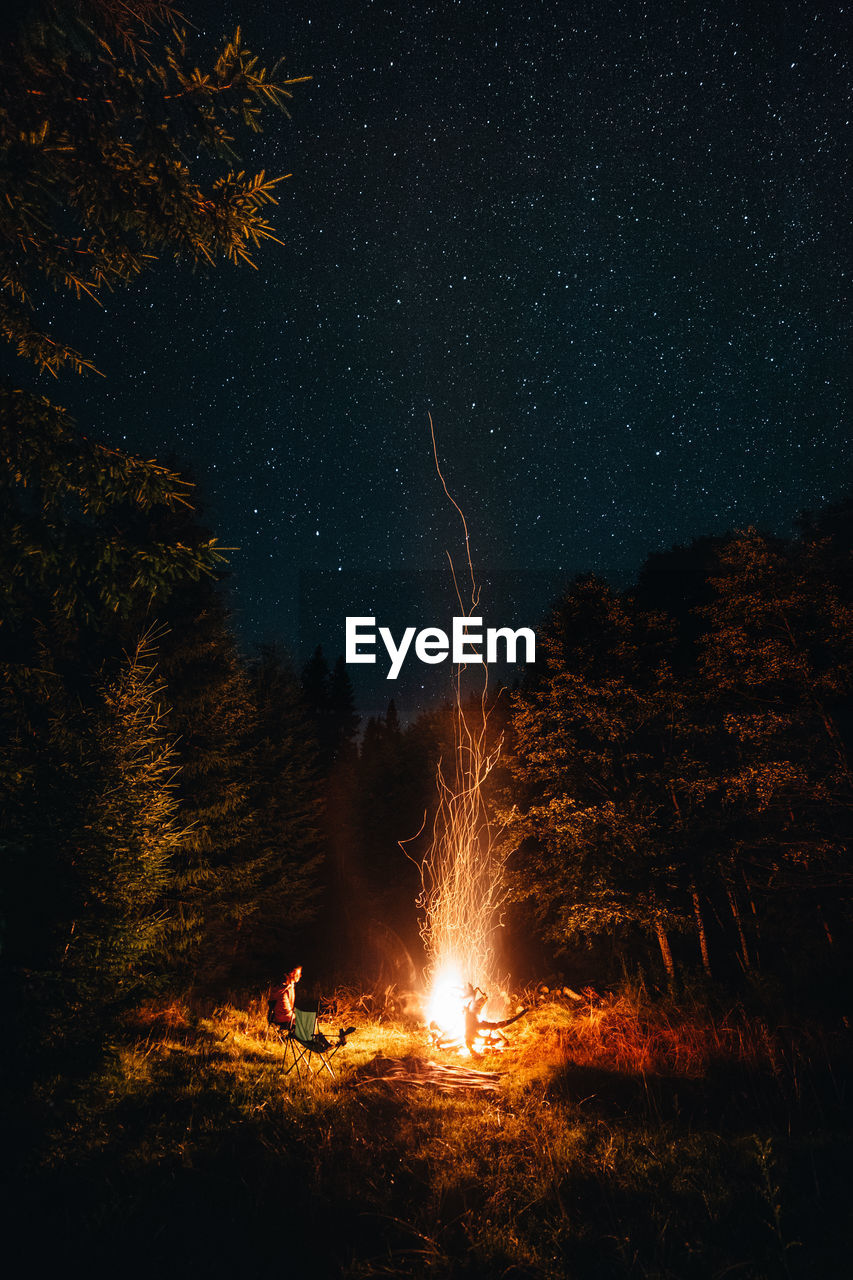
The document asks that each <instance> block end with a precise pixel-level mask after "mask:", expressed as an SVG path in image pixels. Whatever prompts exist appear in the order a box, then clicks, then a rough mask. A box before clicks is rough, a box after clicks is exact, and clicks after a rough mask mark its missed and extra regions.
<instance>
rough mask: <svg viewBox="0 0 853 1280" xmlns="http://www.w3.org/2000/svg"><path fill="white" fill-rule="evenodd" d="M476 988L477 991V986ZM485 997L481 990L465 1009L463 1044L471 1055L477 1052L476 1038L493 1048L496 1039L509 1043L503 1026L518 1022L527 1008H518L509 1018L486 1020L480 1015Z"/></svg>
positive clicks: (473, 1055) (484, 1003) (474, 1055)
mask: <svg viewBox="0 0 853 1280" xmlns="http://www.w3.org/2000/svg"><path fill="white" fill-rule="evenodd" d="M477 990H478V991H479V987H478V988H477ZM487 999H488V997H487V996H486V995H484V994H483V993H482V992H481V993H480V995H479V996H475V998H474V999H473V1000H471V1001H469V1003H468V1006H467V1008H466V1010H465V1044H466V1046H467V1049H468V1052H469V1053H470V1054H471V1055H472V1057H476V1056H477V1054H478V1050H477V1049H475V1047H474V1046H475V1044H476V1042H477V1040H478V1039H482V1040H483V1041H484V1043H485V1044H486V1045H488V1046H489V1047H490V1048H493V1047H494V1046H495V1045H496V1044H497V1043H498V1041H502V1042H503V1043H504V1044H509V1041H508V1040H507V1038H506V1036H505V1035H504V1034H503V1032H504V1028H505V1027H510V1026H512V1024H513V1023H514V1022H518V1019H519V1018H523V1017H524V1015H525V1014H526V1013H527V1009H520V1010H519V1011H518V1013H515V1014H513V1016H512V1017H511V1018H503V1019H502V1020H501V1021H500V1022H487V1021H486V1020H485V1019H484V1018H481V1017H480V1014H481V1013H482V1012H483V1009H484V1008H485V1005H486V1001H487ZM484 1031H486V1032H488V1035H485V1036H484V1035H483V1032H484ZM493 1032H497V1039H495V1038H494V1036H493Z"/></svg>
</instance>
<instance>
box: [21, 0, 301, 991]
mask: <svg viewBox="0 0 853 1280" xmlns="http://www.w3.org/2000/svg"><path fill="white" fill-rule="evenodd" d="M9 21H10V23H11V26H10V27H7V29H6V32H5V37H6V38H5V39H4V40H3V43H2V46H0V173H2V179H3V186H4V197H5V198H4V200H3V201H2V202H0V203H2V208H0V335H2V336H3V338H4V339H5V340H6V341H7V342H8V343H10V344H11V346H12V348H13V349H14V351H15V352H16V353H17V355H18V356H20V357H22V359H23V360H24V361H28V362H30V366H31V367H32V366H34V367H35V369H36V370H38V371H40V372H41V373H48V374H53V375H56V374H57V373H58V372H59V371H60V370H62V369H70V370H76V371H77V372H84V371H86V370H91V369H92V368H93V364H92V361H91V359H90V358H89V356H88V355H87V354H84V353H81V352H78V351H76V350H74V349H73V348H72V347H71V346H69V345H68V344H67V343H66V342H65V341H63V340H62V339H61V338H59V337H55V336H54V334H53V332H52V331H51V329H52V321H50V320H48V322H47V323H46V324H44V323H42V322H41V319H42V317H44V316H49V314H50V308H49V291H50V290H56V291H59V292H64V293H70V294H71V295H73V296H74V297H76V298H77V299H84V298H85V299H87V300H89V301H92V300H94V301H97V299H98V295H99V293H100V292H101V291H102V290H104V289H109V288H112V287H115V286H117V285H120V284H124V283H127V282H129V281H131V280H133V279H134V278H135V277H136V276H137V275H138V274H139V273H140V272H141V271H142V270H143V269H144V268H145V266H146V265H147V264H149V263H150V262H151V261H152V260H154V259H155V258H157V257H160V256H165V255H168V256H171V257H173V258H175V259H177V260H179V261H183V262H187V263H189V264H191V265H193V266H202V265H205V264H208V265H210V264H213V263H215V262H216V261H217V260H222V259H225V260H229V261H231V262H235V263H243V264H249V265H254V264H253V262H252V253H253V250H254V248H255V247H256V246H258V245H259V244H260V243H261V242H262V241H264V240H274V239H276V237H275V234H274V231H273V228H272V226H271V224H270V223H268V222H267V220H266V216H265V211H268V209H269V207H270V206H271V204H273V203H274V202H275V196H274V189H275V186H276V184H277V182H278V181H279V179H268V178H267V177H266V175H265V174H264V173H263V172H262V173H258V174H255V175H247V174H246V173H245V172H244V171H242V170H239V169H237V166H236V157H235V154H234V151H233V143H234V141H235V136H236V133H237V130H238V128H240V127H243V128H248V129H250V130H258V129H259V128H260V119H261V113H262V110H263V109H264V108H266V107H270V108H284V106H285V103H286V101H287V99H288V98H289V96H290V89H289V88H288V87H287V86H288V85H290V84H293V83H295V82H294V81H284V80H282V79H281V77H280V75H279V72H278V69H277V68H276V69H274V70H273V71H272V72H267V70H266V69H265V68H263V67H262V66H261V65H260V64H259V63H258V60H257V59H256V58H254V57H253V55H252V54H251V53H250V52H249V51H248V50H247V49H246V48H245V47H244V45H243V43H242V39H241V36H240V33H239V31H238V33H237V34H236V35H235V37H234V38H233V39H232V40H231V41H229V42H228V43H227V44H226V47H225V48H224V50H223V51H222V53H221V55H220V56H219V58H218V59H216V60H215V62H214V63H213V65H212V66H211V67H210V68H209V69H207V70H203V69H200V68H198V67H193V66H191V64H190V63H189V62H188V49H187V41H186V37H185V33H184V32H183V30H182V29H181V27H180V23H179V19H178V16H177V11H176V10H174V9H173V8H172V6H171V5H170V4H168V3H165V2H163V3H161V2H160V0H74V2H72V0H41V2H37V3H34V4H32V5H27V6H20V7H19V8H18V10H17V12H16V13H15V14H13V15H12V17H11V18H10V19H9ZM189 492H190V490H189V487H188V486H187V485H186V484H185V483H184V482H183V481H182V480H181V478H180V477H179V476H178V475H177V474H176V473H174V472H172V471H171V470H169V469H168V468H164V467H162V466H159V465H158V464H156V463H154V462H146V461H143V460H142V459H139V458H134V457H132V456H130V455H128V454H126V453H123V452H122V451H120V450H116V449H112V448H109V447H107V446H105V445H101V444H99V443H97V442H95V441H92V440H91V439H89V438H88V437H87V436H86V435H85V434H83V433H82V432H81V431H79V430H78V428H77V427H76V426H75V425H74V424H73V423H72V422H71V420H70V419H69V417H68V416H67V414H65V413H64V412H63V410H61V409H59V408H57V407H56V406H54V405H52V404H51V403H50V402H49V401H48V400H46V399H45V398H44V397H42V396H40V395H34V394H31V393H29V392H26V391H22V390H17V389H14V388H11V387H7V386H4V387H3V388H2V389H0V660H1V661H2V663H3V667H2V705H0V713H2V715H0V734H1V735H2V740H0V788H2V795H0V801H2V804H0V840H2V841H3V842H4V844H5V847H6V849H7V850H10V851H11V852H10V856H9V857H8V858H6V859H4V864H3V882H2V885H1V886H0V888H2V891H3V898H4V904H5V905H4V914H5V915H6V917H7V918H11V917H12V916H14V917H15V918H16V919H18V918H21V919H24V920H30V921H31V922H33V927H32V928H31V929H30V930H29V932H28V933H27V936H26V937H22V936H21V934H20V930H19V932H18V934H17V935H16V936H15V939H14V940H15V944H16V946H15V947H13V948H12V949H11V950H9V951H7V953H6V955H5V956H4V964H5V965H6V978H7V979H8V986H7V996H10V992H11V993H12V994H11V996H10V998H13V997H14V998H17V997H18V996H20V993H21V991H22V990H24V989H25V988H26V987H27V984H30V986H31V984H32V982H33V981H35V978H34V975H38V974H41V975H42V976H45V975H48V974H55V973H56V972H57V970H56V963H55V962H56V954H57V953H56V944H57V938H58V937H59V936H60V935H61V932H62V930H61V928H60V924H61V922H62V921H63V920H64V919H65V916H64V915H63V912H65V911H66V909H67V910H70V909H71V907H70V906H67V904H72V905H73V908H74V912H75V914H74V915H73V917H69V920H70V923H69V929H70V925H71V923H73V926H74V928H73V938H71V939H69V938H66V940H65V942H64V943H63V946H67V947H68V952H67V956H68V957H70V958H69V959H67V961H66V965H67V964H71V963H72V960H73V964H74V966H75V973H76V974H77V978H76V979H75V981H78V982H79V983H81V984H82V983H83V982H84V979H85V981H87V982H91V983H93V984H95V985H96V986H97V983H98V981H99V979H98V978H97V971H99V969H98V966H99V965H100V964H101V960H102V959H103V957H105V956H106V957H111V956H114V957H116V961H115V964H116V965H117V966H118V967H117V968H116V967H111V966H112V964H113V962H112V960H110V961H109V964H107V965H106V967H105V972H107V973H110V974H112V976H113V977H115V976H116V974H117V973H119V972H120V971H123V970H122V965H124V964H125V961H124V960H120V959H119V957H121V956H125V957H127V956H129V955H130V953H131V951H132V949H133V948H132V946H131V935H133V937H134V938H136V940H137V942H138V944H139V948H138V956H142V955H143V953H144V954H146V955H147V954H148V950H149V941H150V937H149V932H148V926H147V925H146V926H145V927H143V925H142V923H141V919H142V918H141V917H140V918H138V919H135V918H134V917H133V916H132V914H131V915H127V916H126V917H125V916H122V915H121V911H122V910H123V909H124V908H123V907H122V905H121V901H127V900H129V896H133V894H135V901H137V902H138V903H139V904H141V909H143V910H144V911H145V912H147V911H148V909H149V905H150V901H151V893H152V892H153V888H152V886H153V885H154V883H155V881H156V880H157V878H158V877H159V876H160V874H161V870H162V863H161V862H159V861H158V859H159V858H160V854H161V853H162V852H163V850H165V848H166V846H167V845H168V846H169V851H170V858H173V855H174V844H175V842H174V841H173V839H172V835H173V834H174V833H172V834H168V831H169V826H168V814H167V809H168V804H167V801H166V799H165V798H164V796H165V793H164V795H163V796H161V797H160V799H159V800H157V799H156V796H155V791H156V785H159V783H157V778H158V777H159V779H160V783H162V775H158V774H157V769H156V767H155V760H154V757H153V756H152V757H151V759H150V760H149V765H150V768H149V767H148V766H144V760H145V754H144V753H145V751H146V750H148V749H149V748H150V750H151V751H152V752H153V751H154V746H153V742H154V738H153V737H152V735H155V727H156V726H155V721H153V720H151V721H150V722H146V721H145V716H146V715H149V716H153V715H154V712H153V710H152V705H151V704H150V703H146V701H145V699H146V697H148V694H150V696H151V697H153V694H152V693H151V691H150V689H148V694H146V688H148V686H147V685H146V683H145V681H146V679H147V678H148V677H144V676H143V674H141V672H142V667H141V666H140V665H139V663H137V665H136V667H132V668H130V669H129V672H128V674H127V675H126V677H125V680H126V682H129V684H127V688H128V689H132V691H133V692H132V694H131V693H127V694H126V695H125V694H120V693H119V692H116V691H115V690H113V692H109V691H110V690H112V689H113V685H111V684H109V683H108V684H107V685H106V686H105V685H104V684H103V681H104V679H105V676H104V674H103V673H104V672H105V671H108V670H112V669H113V667H112V665H111V662H112V660H113V658H114V656H115V650H116V647H117V645H119V644H120V643H121V642H127V639H128V631H129V630H130V629H131V627H132V626H133V624H136V625H138V626H139V627H140V628H141V629H142V630H147V627H148V626H149V623H150V616H151V611H153V610H157V609H158V608H163V607H164V606H165V605H166V604H167V603H168V601H169V600H170V598H171V597H173V596H174V595H175V593H176V591H177V589H178V588H181V587H184V588H185V587H186V585H187V584H188V583H193V582H198V581H199V580H200V579H201V578H202V577H204V576H205V575H208V576H211V577H212V576H213V575H214V574H215V573H216V572H217V567H218V565H219V563H220V561H221V555H220V553H219V551H218V549H217V546H216V541H215V539H213V538H211V537H203V538H199V537H194V538H192V539H190V540H186V539H185V538H184V537H183V536H182V534H181V531H180V521H170V517H171V516H173V515H175V513H177V512H178V511H179V510H180V509H181V508H182V507H184V508H186V507H187V506H188V494H189ZM137 634H138V632H137ZM128 649H129V651H130V652H134V649H135V645H134V644H133V643H132V642H131V643H130V644H128ZM140 662H141V659H140ZM226 665H227V664H226ZM225 680H226V683H227V681H228V680H231V683H232V685H233V697H232V698H231V699H230V700H229V699H227V698H226V699H223V700H222V705H221V707H220V708H219V711H220V714H221V716H222V717H224V720H225V721H226V723H224V724H223V725H221V726H220V727H221V730H222V737H221V740H220V742H219V743H218V744H217V748H216V749H218V750H220V751H225V750H226V749H227V746H228V744H229V737H228V735H229V734H230V735H231V740H233V741H239V740H240V739H241V735H242V734H243V728H244V726H243V725H242V724H241V723H240V716H241V715H242V714H243V713H244V711H245V707H246V704H247V702H250V699H248V694H247V686H246V680H245V674H244V673H243V672H242V671H241V670H240V669H239V664H237V663H236V659H235V661H234V662H233V663H232V665H231V667H230V669H229V671H228V672H227V674H226V677H225ZM124 687H125V686H122V688H124ZM220 692H221V690H220ZM134 698H136V699H137V700H139V701H138V708H141V709H138V710H137V712H133V710H132V708H133V705H134V703H133V699H134ZM122 699H124V701H123V700H122ZM128 699H130V701H129V702H128ZM157 714H158V715H159V713H157ZM248 714H249V721H248V722H250V723H252V724H253V723H254V720H253V719H252V714H251V709H250V710H249V713H248ZM134 716H135V718H134ZM229 716H230V717H231V718H230V719H229ZM93 717H94V718H93ZM146 724H147V728H146ZM156 724H157V725H159V720H158V721H156ZM158 731H159V730H158ZM134 734H136V735H137V738H136V745H135V746H134ZM155 736H156V735H155ZM93 744H98V745H97V750H96V747H95V745H93ZM146 744H147V745H146ZM134 751H138V752H141V753H142V754H141V755H137V756H134V754H133V753H134ZM93 753H94V754H93ZM134 760H135V761H136V764H135V765H133V761H134ZM163 760H165V757H162V759H161V763H162V762H163ZM96 761H97V762H100V763H95V762H96ZM163 767H165V765H164V766H163ZM146 768H147V769H148V772H146ZM99 770H100V773H99ZM135 770H136V772H135ZM140 771H141V772H140ZM98 777H102V779H103V785H102V786H100V784H99V783H98V782H97V778H98ZM155 784H156V785H155ZM241 785H243V786H244V789H245V779H244V780H243V783H242V784H241ZM99 786H100V789H99ZM146 787H147V788H148V790H147V791H146ZM169 794H171V793H169ZM145 795H147V797H148V798H147V800H145V799H144V796H145ZM169 803H171V801H169ZM146 805H148V807H149V809H150V813H151V814H152V815H154V820H155V823H160V824H161V827H162V830H163V833H164V835H163V844H162V848H161V849H160V853H158V854H157V857H156V858H155V856H154V853H153V852H152V850H153V848H154V845H153V844H152V841H154V834H153V828H152V829H151V830H149V829H148V828H147V827H146V826H145V821H146V819H145V806H146ZM87 806H88V807H87ZM240 820H241V821H242V818H241V819H240ZM235 821H236V818H235ZM67 831H74V832H78V833H79V839H78V840H77V844H76V845H75V844H73V842H70V841H69V838H67V836H66V833H67ZM146 833H147V834H146ZM75 838H76V837H75ZM146 841H148V845H147V846H146V847H147V848H148V850H149V853H150V855H151V856H150V857H148V860H147V861H146V860H145V859H142V855H141V853H138V851H139V850H140V849H141V848H142V847H143V846H145V842H146ZM133 850H137V853H134V852H133ZM110 857H112V858H113V859H114V860H115V867H116V869H117V871H118V872H119V873H120V874H119V879H118V881H117V887H116V890H115V893H116V894H117V895H118V896H114V897H113V898H111V897H110V891H109V889H108V888H107V887H106V886H105V884H104V883H103V882H102V881H99V879H98V878H99V876H101V875H102V872H103V874H104V875H106V873H105V872H104V871H103V869H104V867H105V866H106V860H107V859H108V858H110ZM123 859H124V861H123ZM134 859H135V861H134ZM128 860H129V861H128ZM172 865H173V866H174V862H172ZM123 867H124V868H125V869H124V870H122V868H123ZM157 867H159V868H161V870H157V872H156V875H155V868H157ZM87 868H88V869H87ZM99 868H100V870H99ZM134 868H136V869H135V870H134ZM133 883H135V884H136V889H135V890H133V894H131V885H132V884H133ZM87 886H88V887H87ZM99 886H100V887H99ZM160 888H161V890H162V891H163V894H165V895H166V896H168V894H167V893H166V888H167V886H165V885H161V886H160ZM78 889H79V892H78ZM28 894H29V895H30V897H29V898H28V897H27V895H28ZM163 894H161V904H162V897H163ZM39 895H40V896H39ZM119 899H121V901H120V900H119ZM36 902H38V903H40V905H41V906H42V907H45V908H46V909H45V910H44V911H43V912H42V914H43V916H44V924H43V925H42V924H39V923H38V922H37V920H35V917H34V911H33V909H32V908H33V903H36ZM22 903H24V904H26V905H25V906H24V908H23V911H22V913H21V907H22ZM64 904H66V905H64ZM122 921H124V922H125V923H124V924H123V923H122ZM57 922H59V923H57ZM125 924H126V925H127V927H126V928H125ZM57 930H58V931H59V932H57ZM143 937H144V939H145V940H144V941H143ZM73 939H77V940H78V941H74V940H73ZM99 939H100V941H99ZM18 944H20V945H18ZM134 945H135V944H134ZM16 948H17V949H16ZM99 948H100V949H101V950H100V951H99ZM64 954H65V953H64V952H63V955H64ZM16 957H17V958H16ZM22 957H23V958H22ZM129 963H130V962H129V961H128V964H129ZM135 963H136V962H135V961H134V964H135ZM132 967H133V966H132V965H130V967H129V968H127V970H126V971H127V973H130V970H131V968H132ZM122 981H124V980H123V979H122Z"/></svg>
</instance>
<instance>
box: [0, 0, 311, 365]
mask: <svg viewBox="0 0 853 1280" xmlns="http://www.w3.org/2000/svg"><path fill="white" fill-rule="evenodd" d="M4 50H5V51H4V52H3V53H2V54H0V175H2V182H3V188H4V191H5V193H6V199H5V200H4V201H3V202H2V204H0V290H1V291H2V292H1V293H0V298H2V301H0V334H2V336H3V337H4V338H5V339H6V340H7V341H8V342H10V343H12V344H13V346H14V347H15V349H16V350H17V352H18V354H19V355H21V356H23V357H25V358H26V359H29V360H31V361H32V362H33V363H34V364H35V365H36V367H37V368H39V369H42V370H46V371H47V372H49V373H53V374H56V373H57V371H58V370H59V369H61V368H62V367H63V366H69V367H71V368H72V369H75V370H77V371H78V372H82V371H83V370H84V369H91V368H93V367H94V366H93V365H92V362H91V360H90V359H89V358H88V357H87V356H85V355H82V354H81V353H79V352H78V351H76V350H74V349H73V348H72V347H70V346H68V345H67V344H66V343H64V342H63V341H61V340H57V339H56V338H54V337H53V336H51V335H50V334H49V333H48V332H47V331H46V330H45V329H44V328H42V327H40V326H39V325H38V324H37V323H36V317H37V316H38V313H39V311H40V310H41V305H42V303H41V292H42V288H43V286H44V285H48V286H49V287H50V288H51V289H53V290H57V291H70V292H71V293H72V294H73V295H74V296H75V297H76V298H78V299H80V298H82V297H86V298H88V299H91V300H94V301H97V300H98V296H99V294H100V292H101V291H102V290H104V289H111V288H113V287H114V286H115V285H117V284H124V283H126V282H128V281H131V280H133V279H134V278H135V277H136V276H137V275H139V273H140V272H141V271H143V270H144V269H145V267H146V266H147V265H148V264H149V263H150V262H151V261H152V260H153V259H154V258H156V257H158V256H160V255H161V254H163V253H168V254H171V255H172V256H173V257H175V258H178V259H183V260H186V261H189V262H191V263H193V264H195V265H201V264H212V263H214V262H215V261H216V260H217V259H220V258H225V259H227V260H229V261H231V262H244V263H248V264H249V265H250V266H254V262H253V259H252V251H253V249H254V248H255V247H256V246H258V245H259V244H260V243H261V242H262V241H263V240H275V239H276V238H277V237H276V236H275V234H274V232H273V228H272V227H271V225H270V223H269V222H268V221H267V219H266V217H265V213H264V210H265V208H266V207H267V206H269V205H270V204H275V196H274V194H273V192H274V189H275V187H276V185H277V184H278V182H280V181H281V179H280V178H267V176H266V175H265V173H264V172H263V171H262V172H260V173H256V174H247V173H246V172H245V171H244V170H235V169H234V168H233V167H232V166H233V163H234V160H235V153H234V150H233V145H232V144H233V143H234V135H235V130H236V129H237V128H238V127H240V126H243V127H248V128H250V129H252V130H255V131H258V130H259V129H260V118H261V113H262V110H263V109H264V108H265V107H266V108H269V107H272V108H278V109H284V108H285V106H286V103H287V101H288V100H289V99H290V97H291V96H292V95H291V86H292V85H294V84H297V83H300V81H301V80H304V79H306V78H307V77H299V78H297V79H287V80H285V79H283V78H282V76H281V64H280V63H277V64H276V65H275V66H274V67H273V68H271V69H270V70H267V69H266V68H265V67H263V66H261V65H260V63H259V61H258V59H257V57H255V56H254V55H253V54H251V53H250V51H249V50H248V49H247V48H246V47H245V46H244V44H243V42H242V37H241V34H240V31H239V29H238V30H237V32H236V34H235V35H234V37H233V38H232V39H231V40H229V41H228V42H227V43H226V45H225V48H224V49H223V50H222V52H221V53H220V54H219V57H218V58H217V59H216V60H215V61H214V62H213V64H212V66H210V67H209V68H207V69H203V68H199V67H197V66H193V65H192V64H191V62H190V61H189V52H188V47H187V36H186V31H185V30H184V28H183V26H182V20H181V18H180V15H179V13H178V11H177V9H174V8H173V7H172V5H170V4H167V3H151V0H133V2H132V3H124V2H123V3H116V2H115V0H84V2H83V3H80V4H72V3H69V2H68V0H42V2H41V3H38V4H34V5H32V6H29V7H28V11H27V12H26V15H25V16H23V15H22V16H21V17H20V18H19V20H18V26H17V30H16V31H15V33H14V39H12V40H8V41H7V42H6V44H5V45H4ZM190 157H195V159H194V161H193V162H192V163H191V162H190ZM223 166H226V167H223Z"/></svg>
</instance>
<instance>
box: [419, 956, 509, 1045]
mask: <svg viewBox="0 0 853 1280" xmlns="http://www.w3.org/2000/svg"><path fill="white" fill-rule="evenodd" d="M506 1005H507V999H506V997H505V996H504V995H503V994H501V995H500V996H498V997H497V998H490V997H489V996H488V995H487V993H486V992H485V991H483V990H482V989H481V988H480V987H475V986H474V985H473V984H472V983H470V982H467V983H464V982H462V980H461V979H460V977H459V974H458V971H456V970H453V969H444V970H442V971H441V972H440V973H439V975H438V976H437V978H436V980H435V981H434V983H433V987H432V992H431V994H430V998H429V1002H428V1004H427V1013H426V1016H427V1024H428V1027H429V1033H430V1038H431V1040H432V1043H433V1046H434V1048H436V1049H457V1050H458V1051H460V1052H462V1053H467V1054H469V1055H470V1056H471V1057H474V1058H478V1057H481V1056H482V1054H483V1053H484V1052H486V1051H487V1050H488V1051H491V1052H495V1051H500V1050H502V1049H504V1048H506V1046H507V1044H508V1043H509V1041H508V1039H507V1037H506V1036H505V1035H504V1029H505V1028H506V1027H509V1026H511V1024H512V1023H513V1022H517V1021H518V1019H519V1018H521V1017H523V1016H524V1014H525V1013H526V1012H527V1010H526V1009H519V1010H518V1011H517V1012H516V1013H514V1014H512V1015H511V1016H510V1017H502V1016H497V1015H499V1014H503V1013H505V1011H506Z"/></svg>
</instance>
